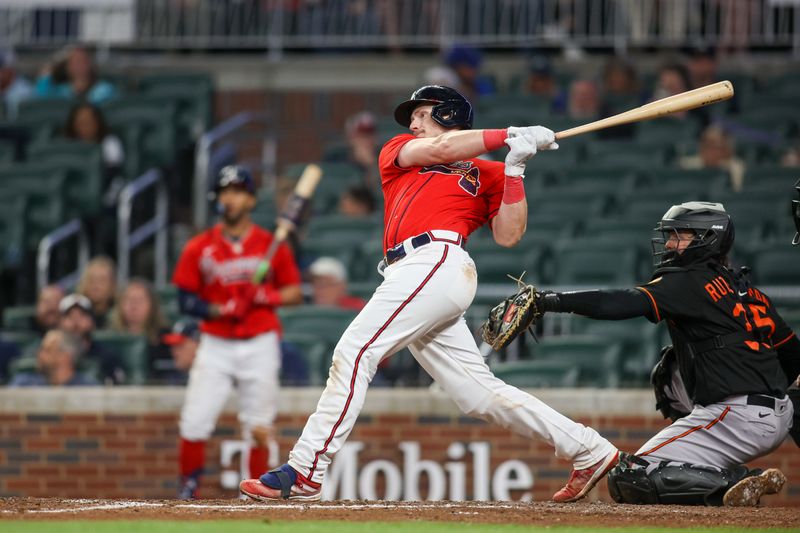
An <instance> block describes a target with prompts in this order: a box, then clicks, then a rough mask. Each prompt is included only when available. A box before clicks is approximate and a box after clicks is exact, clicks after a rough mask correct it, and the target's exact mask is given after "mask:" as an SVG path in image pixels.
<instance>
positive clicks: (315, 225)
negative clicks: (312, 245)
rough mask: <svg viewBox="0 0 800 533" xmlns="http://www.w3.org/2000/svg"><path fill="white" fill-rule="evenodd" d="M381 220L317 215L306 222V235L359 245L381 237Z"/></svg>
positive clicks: (337, 215)
mask: <svg viewBox="0 0 800 533" xmlns="http://www.w3.org/2000/svg"><path fill="white" fill-rule="evenodd" d="M382 231H383V220H382V218H379V217H363V218H362V217H348V216H344V215H339V214H333V215H318V216H314V217H312V218H311V220H310V221H309V222H308V231H307V233H308V235H309V236H313V237H314V238H328V239H330V240H332V241H339V242H342V243H345V244H349V243H359V244H360V243H361V242H364V241H367V240H369V239H372V238H374V237H376V236H377V237H381V236H382Z"/></svg>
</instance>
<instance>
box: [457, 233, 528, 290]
mask: <svg viewBox="0 0 800 533" xmlns="http://www.w3.org/2000/svg"><path fill="white" fill-rule="evenodd" d="M467 251H468V252H469V255H470V257H472V260H473V261H475V267H476V268H477V269H478V282H479V283H515V282H514V281H512V280H511V278H509V275H510V276H514V277H518V276H519V275H520V274H522V272H523V271H528V275H529V276H536V275H538V272H539V270H540V268H541V264H540V257H541V251H540V250H536V249H530V248H527V247H524V246H515V247H513V248H503V247H501V246H499V245H497V244H495V243H493V242H475V243H469V244H468V245H467Z"/></svg>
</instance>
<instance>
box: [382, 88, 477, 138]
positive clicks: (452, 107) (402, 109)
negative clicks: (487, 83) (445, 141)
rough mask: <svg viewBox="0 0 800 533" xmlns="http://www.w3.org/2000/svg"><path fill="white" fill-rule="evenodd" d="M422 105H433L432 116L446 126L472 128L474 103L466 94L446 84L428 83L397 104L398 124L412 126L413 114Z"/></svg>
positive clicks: (395, 112)
mask: <svg viewBox="0 0 800 533" xmlns="http://www.w3.org/2000/svg"><path fill="white" fill-rule="evenodd" d="M421 105H431V106H433V110H432V111H431V118H432V119H433V120H434V121H436V122H437V123H438V124H439V125H441V126H443V127H445V128H461V129H465V130H468V129H471V128H472V118H473V116H472V115H473V114H472V104H470V103H469V100H467V99H466V98H464V95H462V94H461V93H459V92H458V91H456V90H455V89H452V88H450V87H445V86H444V85H426V86H424V87H420V88H419V89H417V90H416V91H414V92H413V93H412V94H411V98H410V99H408V100H406V101H405V102H403V103H401V104H400V105H398V106H397V108H395V110H394V119H395V120H396V121H397V123H398V124H400V125H401V126H404V127H406V128H408V127H409V126H411V114H412V113H413V112H414V110H415V109H416V108H417V107H419V106H421Z"/></svg>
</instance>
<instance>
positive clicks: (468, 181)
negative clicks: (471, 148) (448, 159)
mask: <svg viewBox="0 0 800 533" xmlns="http://www.w3.org/2000/svg"><path fill="white" fill-rule="evenodd" d="M419 172H420V174H425V173H427V172H436V173H438V174H447V175H449V176H460V178H459V180H458V186H459V187H461V188H462V189H464V190H465V191H466V192H467V193H469V194H470V195H472V196H477V195H478V189H479V188H480V186H481V182H480V177H481V171H480V169H479V168H478V167H476V166H475V165H473V163H472V161H456V162H455V163H447V164H441V165H431V166H429V167H422V170H420V171H419Z"/></svg>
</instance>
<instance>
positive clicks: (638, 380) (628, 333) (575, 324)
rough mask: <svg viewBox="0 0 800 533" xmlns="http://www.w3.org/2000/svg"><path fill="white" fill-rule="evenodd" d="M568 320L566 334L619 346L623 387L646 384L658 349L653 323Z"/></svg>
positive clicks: (639, 319)
mask: <svg viewBox="0 0 800 533" xmlns="http://www.w3.org/2000/svg"><path fill="white" fill-rule="evenodd" d="M569 319H570V324H569V332H570V334H572V335H584V336H594V337H598V338H604V339H606V340H607V341H609V342H619V343H621V344H622V350H621V352H620V359H621V361H620V363H621V366H622V379H623V381H624V384H625V385H638V386H643V385H646V384H647V383H648V379H649V376H650V370H651V369H652V368H653V365H654V364H655V363H656V359H657V358H658V354H659V350H660V348H661V346H660V345H659V344H658V330H657V329H656V327H655V325H654V324H652V323H651V322H650V321H648V320H647V319H646V318H634V319H630V320H593V319H591V318H586V317H582V316H579V315H572V316H570V317H569Z"/></svg>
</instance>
